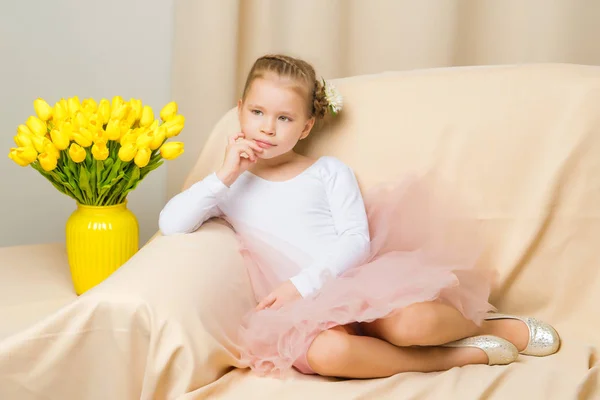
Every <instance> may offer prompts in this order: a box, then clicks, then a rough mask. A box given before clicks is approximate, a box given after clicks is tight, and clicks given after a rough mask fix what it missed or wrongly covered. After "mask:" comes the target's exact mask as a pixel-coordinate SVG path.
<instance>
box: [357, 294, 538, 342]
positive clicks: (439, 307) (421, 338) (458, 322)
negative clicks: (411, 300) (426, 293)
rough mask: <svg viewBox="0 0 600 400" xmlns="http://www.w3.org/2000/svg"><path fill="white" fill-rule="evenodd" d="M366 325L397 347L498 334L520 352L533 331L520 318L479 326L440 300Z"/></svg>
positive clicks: (495, 321)
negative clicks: (530, 331)
mask: <svg viewBox="0 0 600 400" xmlns="http://www.w3.org/2000/svg"><path fill="white" fill-rule="evenodd" d="M362 328H363V329H364V331H365V333H366V334H367V335H369V336H373V337H376V338H379V339H382V340H385V341H388V342H390V343H392V344H395V345H396V346H438V345H441V344H445V343H449V342H452V341H455V340H459V339H463V338H466V337H470V336H477V335H494V336H498V337H501V338H503V339H506V340H508V341H509V342H512V343H513V344H514V345H515V346H516V347H517V349H518V350H519V351H520V350H523V349H524V348H525V347H526V346H527V343H528V341H529V330H528V328H527V326H526V325H525V324H524V323H523V322H521V321H519V320H512V319H501V320H494V321H484V322H483V324H482V326H477V325H475V323H473V321H471V320H468V319H466V318H465V317H464V316H463V315H462V314H461V313H460V312H459V311H458V310H457V309H456V308H454V307H452V306H449V305H446V304H443V303H439V302H423V303H416V304H413V305H411V306H408V307H406V308H404V309H402V310H399V311H398V312H396V313H394V314H393V315H392V316H390V317H388V318H382V319H379V320H376V321H373V322H371V323H365V324H362Z"/></svg>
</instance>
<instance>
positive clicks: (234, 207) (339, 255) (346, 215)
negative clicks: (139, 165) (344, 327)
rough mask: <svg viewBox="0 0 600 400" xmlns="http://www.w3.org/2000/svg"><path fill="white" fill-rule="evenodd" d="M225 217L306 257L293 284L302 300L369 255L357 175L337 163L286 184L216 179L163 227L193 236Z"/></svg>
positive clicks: (194, 191) (178, 203)
mask: <svg viewBox="0 0 600 400" xmlns="http://www.w3.org/2000/svg"><path fill="white" fill-rule="evenodd" d="M220 216H227V217H230V220H231V221H240V222H241V223H244V224H246V225H247V226H249V227H252V228H256V229H259V230H261V231H263V232H267V233H269V234H270V235H271V236H274V237H277V238H278V239H282V240H285V241H286V242H287V243H289V244H290V245H292V247H295V248H298V249H301V250H302V251H303V252H304V253H306V254H308V255H309V256H310V258H311V260H312V261H311V262H309V263H308V264H307V265H304V266H302V270H301V271H300V273H298V274H297V275H295V276H293V277H292V278H291V279H290V280H291V282H292V283H293V284H294V286H295V287H296V288H297V289H298V291H299V292H300V294H301V295H302V296H304V297H306V296H308V295H310V294H312V293H314V292H315V291H318V290H319V289H320V288H321V287H322V285H323V284H324V282H325V280H326V279H327V278H328V277H337V276H339V275H340V274H341V273H342V272H344V271H345V270H347V269H348V268H351V267H353V266H356V265H358V264H359V263H361V262H363V261H365V259H366V256H367V255H368V253H369V248H370V247H369V244H370V238H369V226H368V222H367V214H366V211H365V206H364V203H363V198H362V195H361V193H360V189H359V187H358V183H357V181H356V178H355V176H354V173H353V172H352V169H350V168H349V167H348V166H347V165H345V164H344V163H343V162H341V161H340V160H338V159H336V158H334V157H321V158H319V159H318V160H317V161H316V162H315V163H314V164H312V165H311V166H310V167H308V168H307V169H306V170H305V171H303V172H302V173H300V174H299V175H298V176H296V177H294V178H292V179H289V180H286V181H282V182H273V181H268V180H265V179H263V178H260V177H258V176H256V175H254V174H252V173H251V172H249V171H246V172H244V173H243V174H242V175H240V177H239V178H238V179H237V180H236V181H235V182H234V183H233V184H232V185H231V187H227V186H226V185H225V184H223V182H221V181H220V180H219V178H218V177H217V176H216V174H214V173H213V174H211V175H208V176H207V177H206V178H204V179H203V180H202V181H199V182H197V183H195V184H194V185H193V186H191V187H190V188H189V189H187V190H185V191H184V192H182V193H180V194H178V195H176V196H175V197H173V198H172V199H171V200H170V201H169V202H168V203H167V205H166V206H165V207H164V209H163V210H162V211H161V213H160V218H159V227H160V230H161V232H162V233H163V234H164V235H173V234H183V233H190V232H193V231H195V230H196V229H198V228H199V227H200V226H201V225H202V224H203V223H204V222H205V221H207V220H208V219H210V218H213V217H220ZM234 228H235V225H234ZM290 256H291V255H290Z"/></svg>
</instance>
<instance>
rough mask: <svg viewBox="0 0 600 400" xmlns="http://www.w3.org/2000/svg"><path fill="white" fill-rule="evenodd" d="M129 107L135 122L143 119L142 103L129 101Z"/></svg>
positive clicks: (136, 100)
mask: <svg viewBox="0 0 600 400" xmlns="http://www.w3.org/2000/svg"><path fill="white" fill-rule="evenodd" d="M129 105H130V106H131V113H132V114H133V117H134V122H135V121H139V120H140V118H141V117H142V101H141V100H138V99H129Z"/></svg>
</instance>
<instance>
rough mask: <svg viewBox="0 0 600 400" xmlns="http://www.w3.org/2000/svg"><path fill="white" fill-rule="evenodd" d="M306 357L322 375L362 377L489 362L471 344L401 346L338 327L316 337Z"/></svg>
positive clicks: (480, 351) (485, 356)
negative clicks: (456, 345) (463, 345)
mask: <svg viewBox="0 0 600 400" xmlns="http://www.w3.org/2000/svg"><path fill="white" fill-rule="evenodd" d="M307 360H308V364H309V365H310V367H311V368H312V369H313V370H314V371H315V372H316V373H318V374H319V375H323V376H335V377H340V378H359V379H360V378H382V377H387V376H391V375H395V374H397V373H400V372H432V371H445V370H448V369H450V368H453V367H461V366H463V365H467V364H487V362H488V357H487V355H486V354H485V352H484V351H483V350H480V349H477V348H468V347H464V348H446V347H423V348H420V347H414V348H402V347H397V346H394V345H393V344H391V343H388V342H386V341H385V340H381V339H377V338H374V337H369V336H357V335H352V334H350V333H348V331H347V330H346V329H344V327H336V328H333V329H330V330H328V331H325V332H322V333H321V334H320V335H319V336H317V338H316V339H315V340H314V341H313V343H312V345H311V346H310V348H309V350H308V353H307Z"/></svg>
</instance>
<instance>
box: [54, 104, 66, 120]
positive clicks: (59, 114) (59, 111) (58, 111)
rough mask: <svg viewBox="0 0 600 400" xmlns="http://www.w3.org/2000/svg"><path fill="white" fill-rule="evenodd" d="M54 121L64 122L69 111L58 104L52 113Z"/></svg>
mask: <svg viewBox="0 0 600 400" xmlns="http://www.w3.org/2000/svg"><path fill="white" fill-rule="evenodd" d="M52 113H53V114H52V120H53V121H64V120H65V119H67V116H68V114H67V110H66V109H65V108H64V107H63V105H62V103H60V102H57V103H56V104H55V105H54V110H53V111H52Z"/></svg>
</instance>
